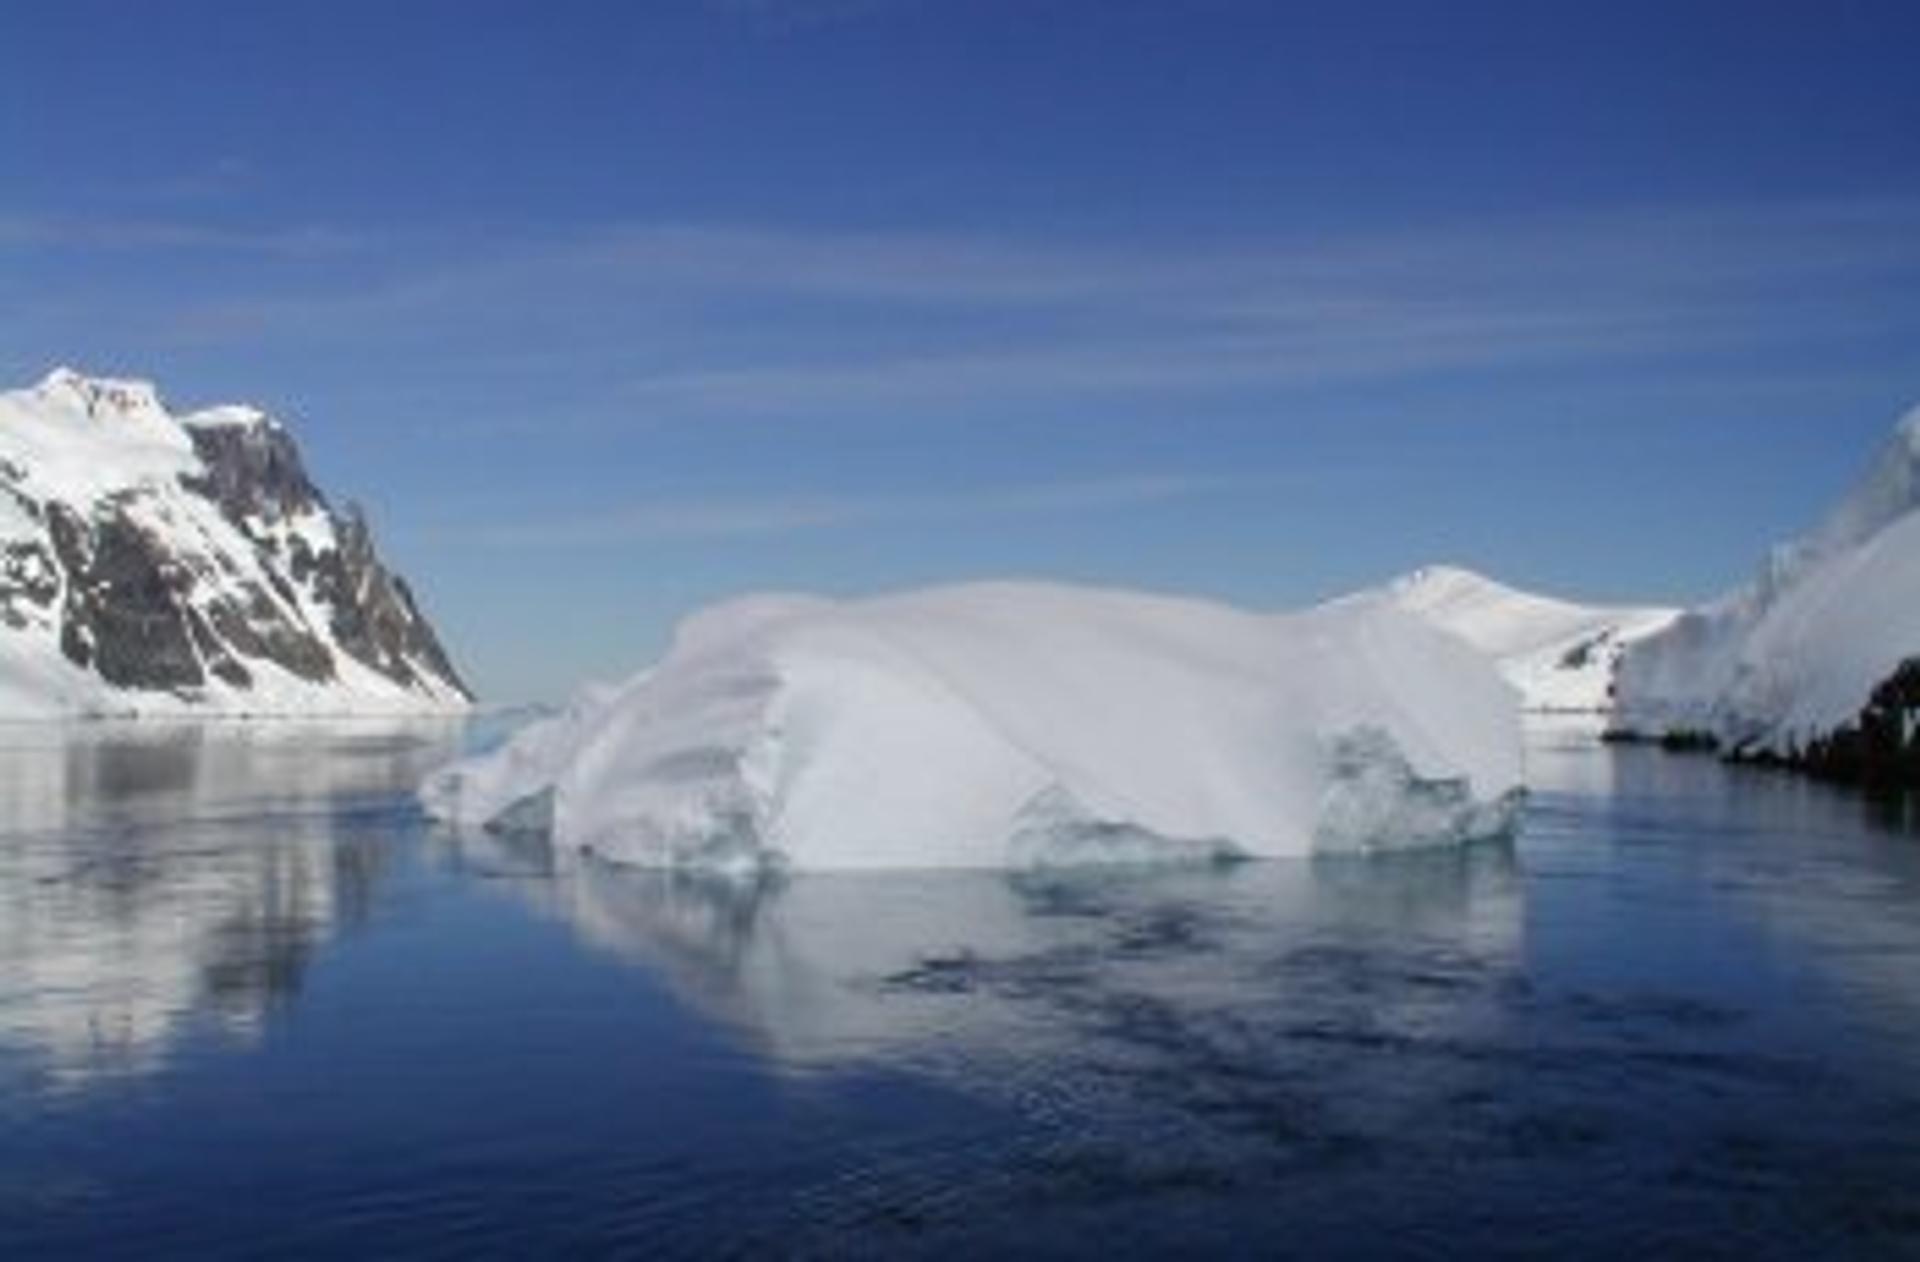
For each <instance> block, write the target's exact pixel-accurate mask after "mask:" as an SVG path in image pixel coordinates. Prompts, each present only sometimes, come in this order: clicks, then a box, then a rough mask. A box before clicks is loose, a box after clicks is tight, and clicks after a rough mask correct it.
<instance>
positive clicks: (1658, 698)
mask: <svg viewBox="0 0 1920 1262" xmlns="http://www.w3.org/2000/svg"><path fill="white" fill-rule="evenodd" d="M1916 509H1920V409H1915V410H1914V411H1912V412H1910V413H1908V414H1907V416H1906V418H1905V419H1904V420H1902V421H1901V422H1900V424H1899V425H1898V426H1897V427H1896V428H1895V430H1894V434H1893V437H1892V438H1891V439H1890V440H1889V441H1888V443H1887V445H1886V446H1885V448H1884V449H1883V450H1882V451H1881V453H1880V455H1879V457H1878V459H1876V460H1875V461H1874V463H1873V464H1872V466H1871V467H1870V468H1869V469H1868V470H1867V472H1866V474H1865V475H1864V476H1863V477H1862V478H1861V479H1860V481H1859V482H1858V483H1857V484H1856V485H1855V486H1854V488H1853V489H1852V491H1851V492H1850V493H1849V494H1848V495H1847V496H1846V497H1845V498H1844V499H1843V500H1842V501H1841V502H1840V504H1839V506H1838V507H1837V508H1835V509H1834V510H1833V512H1832V513H1830V514H1829V515H1828V517H1827V519H1826V520H1825V521H1824V522H1823V523H1821V525H1820V526H1819V527H1817V528H1816V529H1815V530H1813V531H1812V532H1811V533H1809V534H1807V535H1806V536H1804V537H1802V538H1801V539H1799V540H1796V541H1794V542H1792V543H1789V544H1785V545H1783V546H1781V547H1778V548H1775V549H1774V551H1773V553H1772V555H1771V556H1769V557H1768V558H1767V560H1766V562H1765V564H1764V565H1763V566H1762V567H1761V570H1760V573H1759V575H1758V577H1756V578H1755V580H1754V581H1753V582H1752V583H1750V584H1748V585H1747V586H1746V587H1743V588H1740V589H1738V590H1737V591H1734V592H1731V593H1729V594H1728V595H1726V596H1723V597H1721V598H1720V599H1719V600H1716V601H1714V602H1713V603H1711V604H1709V605H1706V606H1704V607H1702V608H1700V609H1696V610H1694V611H1692V612H1690V613H1688V614H1686V615H1685V616H1683V617H1682V618H1680V619H1679V620H1678V621H1677V622H1675V623H1674V625H1673V626H1672V627H1671V628H1669V629H1668V630H1667V631H1665V632H1663V633H1662V634H1660V635H1657V636H1653V637H1650V638H1649V639H1647V640H1646V641H1645V642H1643V643H1641V644H1639V645H1637V646H1635V647H1634V649H1633V650H1632V651H1630V652H1629V653H1628V654H1627V655H1626V657H1625V658H1624V660H1623V661H1622V662H1621V669H1620V677H1619V706H1618V709H1617V710H1616V712H1615V720H1614V726H1615V728H1616V730H1617V731H1618V732H1619V733H1620V734H1623V735H1636V736H1646V737H1660V738H1675V737H1687V738H1698V739H1701V740H1703V741H1707V742H1711V743H1713V744H1716V745H1718V746H1719V747H1720V748H1722V749H1723V750H1725V751H1726V752H1728V753H1730V754H1733V755H1735V756H1744V757H1756V758H1779V759H1784V760H1786V761H1790V762H1799V763H1804V764H1806V765H1807V766H1809V767H1810V768H1812V769H1814V770H1818V771H1824V772H1830V773H1833V774H1836V775H1842V776H1848V777H1858V776H1866V777H1869V778H1871V777H1876V776H1881V775H1886V774H1889V773H1891V774H1894V775H1896V776H1898V777H1900V778H1906V779H1913V778H1915V772H1916V771H1920V751H1916V748H1915V742H1914V739H1913V738H1914V736H1915V735H1916V729H1917V727H1920V512H1916V511H1915V510H1916ZM1901 767H1904V770H1901V769H1900V768H1901Z"/></svg>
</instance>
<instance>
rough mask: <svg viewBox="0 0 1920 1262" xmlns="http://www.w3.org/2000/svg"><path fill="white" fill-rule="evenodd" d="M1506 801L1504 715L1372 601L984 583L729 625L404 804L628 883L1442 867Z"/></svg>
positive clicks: (706, 632)
mask: <svg viewBox="0 0 1920 1262" xmlns="http://www.w3.org/2000/svg"><path fill="white" fill-rule="evenodd" d="M1520 784H1521V766H1520V738H1519V730H1518V718H1517V699H1516V697H1515V695H1514V693H1513V691H1512V689H1511V688H1510V687H1508V686H1507V685H1506V684H1505V683H1504V682H1503V681H1502V680H1500V678H1499V677H1498V676H1497V675H1496V674H1495V672H1494V671H1493V670H1492V668H1491V667H1490V666H1489V665H1488V664H1487V663H1486V661H1485V660H1484V659H1483V658H1482V657H1481V656H1480V655H1479V654H1477V653H1476V652H1474V651H1473V650H1472V649H1470V648H1468V647H1467V646H1466V645H1464V644H1463V643H1461V642H1460V641H1458V640H1457V639H1455V638H1453V637H1452V636H1449V635H1446V634H1443V633H1440V632H1438V631H1435V630H1434V629H1432V628H1431V627H1429V626H1427V625H1425V624H1424V623H1422V622H1420V621H1419V620H1418V619H1416V618H1414V617H1412V616H1410V615H1408V614H1405V613H1403V612H1402V611H1400V610H1398V609H1396V608H1394V607H1392V605H1391V604H1390V603H1389V602H1386V601H1383V600H1363V601H1349V602H1342V603H1341V604H1340V605H1339V606H1334V607H1327V608H1324V609H1321V610H1317V611H1313V612H1309V613H1306V614H1300V615H1294V616H1290V617H1266V616H1257V615H1253V614H1248V613H1243V612H1240V611H1238V610H1234V609H1230V608H1227V607H1225V606H1220V605H1213V604H1207V603H1203V602H1199V601H1191V600H1180V599H1173V598H1167V597H1158V596H1150V595H1143V594H1136V593H1127V592H1118V591H1102V590H1091V589H1081V588H1071V587H1064V586H1054V585H1045V584H1022V583H999V584H976V585H968V586H958V587H947V588H937V589H931V590H927V591H919V592H910V593H905V594H900V595H894V596H885V597H879V598H875V599H870V600H862V601H849V602H830V601H824V600H812V599H798V598H796V599H783V598H758V599H749V600H745V601H738V602H734V603H731V604H726V605H722V606H719V607H717V608H715V609H712V610H710V611H708V612H706V613H703V614H700V615H698V616H696V617H695V618H693V619H692V620H690V621H689V622H688V623H687V624H685V625H684V626H683V627H682V628H681V630H680V633H679V635H678V636H677V638H676V641H675V643H674V645H673V647H672V649H671V651H670V652H669V653H668V655H667V657H666V658H665V660H664V661H662V662H661V663H660V664H659V666H658V667H657V668H655V669H654V670H652V671H651V672H649V673H648V674H646V675H643V676H641V677H638V678H636V679H635V680H633V681H631V682H630V683H628V684H626V685H623V686H621V687H619V688H616V689H611V690H601V691H598V692H596V693H594V694H593V695H590V696H587V697H583V698H582V699H581V700H580V701H578V702H576V703H575V705H574V706H573V707H572V708H571V709H570V710H569V711H568V712H567V713H566V714H563V715H560V716H556V717H555V718H552V719H549V720H546V721H543V722H542V723H539V724H536V725H535V726H533V727H532V728H530V729H528V730H527V731H526V732H524V733H522V734H521V735H520V736H519V737H518V738H517V739H515V740H513V741H511V742H509V743H508V744H507V745H505V746H504V747H502V748H500V749H498V750H495V751H494V752H492V753H490V754H488V755H485V756H482V757H480V758H477V759H473V760H469V761H466V762H463V763H460V764H456V765H455V766H453V767H450V768H448V769H447V770H445V771H444V772H442V773H440V774H439V775H437V776H436V777H434V778H433V779H432V780H431V781H430V782H429V784H428V785H427V786H426V788H425V790H424V794H423V796H424V798H425V801H426V802H427V804H428V807H429V809H431V810H432V811H434V812H435V813H436V814H438V815H440V816H442V817H444V818H447V819H450V820H453V821H455V822H458V823H463V824H469V825H493V826H496V827H527V828H535V829H540V830H545V831H550V833H551V835H552V837H553V839H554V840H555V842H556V843H558V844H560V845H562V846H564V847H569V848H577V849H588V850H592V851H594V852H596V853H598V854H600V855H602V856H603V857H606V858H610V859H613V860H616V861H619V862H625V863H631V864H637V865H644V866H658V867H677V866H692V867H721V868H742V867H746V868H757V867H761V866H765V865H767V864H773V865H776V866H787V867H793V868H799V869H853V868H998V867H1009V866H1012V867H1034V866H1049V865H1053V864H1078V863H1089V862H1092V863H1100V862H1133V861H1141V860H1148V861H1153V860H1166V859H1175V860H1177V859H1192V858H1197V857H1205V856H1216V855H1228V854H1247V855H1297V854H1305V853H1308V852H1311V851H1314V850H1324V849H1371V848H1379V847H1399V846H1412V845H1422V844H1439V843H1448V842H1458V841H1461V840H1464V839H1468V838H1472V837H1479V836H1485V835H1493V834H1496V833H1499V832H1502V831H1504V830H1505V829H1506V828H1508V827H1509V826H1510V824H1511V822H1512V820H1511V816H1512V811H1513V808H1514V803H1515V801H1516V798H1517V791H1518V789H1519V787H1520Z"/></svg>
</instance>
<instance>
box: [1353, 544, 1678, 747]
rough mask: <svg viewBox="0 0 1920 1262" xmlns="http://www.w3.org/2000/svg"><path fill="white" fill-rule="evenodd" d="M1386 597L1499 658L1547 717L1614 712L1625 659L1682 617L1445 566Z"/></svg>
mask: <svg viewBox="0 0 1920 1262" xmlns="http://www.w3.org/2000/svg"><path fill="white" fill-rule="evenodd" d="M1384 590H1385V594H1386V596H1387V597H1388V598H1389V599H1390V600H1392V601H1393V602H1394V603H1395V604H1397V605H1399V606H1400V607H1401V608H1402V609H1405V610H1406V611H1408V612H1409V613H1412V614H1416V615H1418V616H1419V617H1421V618H1424V619H1426V620H1427V621H1428V622H1431V623H1433V624H1434V625H1435V626H1437V627H1439V628H1441V629H1442V630H1445V631H1450V632H1452V633H1453V634H1455V635H1457V636H1459V637H1460V638H1461V639H1463V640H1465V641H1466V642H1467V643H1469V644H1471V645H1473V646H1474V647H1475V648H1477V649H1479V650H1480V651H1481V652H1483V653H1485V654H1486V655H1487V656H1489V657H1491V658H1492V659H1493V660H1494V663H1495V664H1496V665H1497V666H1498V667H1499V668H1500V673H1501V674H1503V675H1505V676H1506V677H1507V680H1508V681H1509V682H1511V683H1512V684H1513V685H1514V687H1516V688H1518V689H1519V690H1520V694H1521V697H1522V699H1523V700H1522V704H1523V705H1524V706H1525V708H1526V709H1527V710H1528V711H1530V712H1533V713H1540V714H1584V715H1604V714H1605V713H1607V712H1608V711H1609V710H1611V709H1612V708H1613V674H1614V667H1615V664H1616V663H1617V662H1618V661H1619V660H1620V655H1621V653H1622V652H1623V651H1624V650H1625V649H1626V648H1627V647H1628V646H1630V645H1632V644H1635V643H1637V642H1638V641H1640V640H1642V639H1645V638H1646V637H1647V636H1649V635H1652V634H1654V633H1655V632H1658V631H1660V630H1662V629H1663V628H1665V627H1666V626H1668V625H1669V624H1670V623H1672V621H1673V620H1674V618H1675V617H1676V616H1678V613H1679V611H1678V610H1675V609H1662V608H1654V607H1639V608H1636V607H1615V606H1594V605H1576V604H1572V603H1569V602H1567V601H1564V600H1555V599H1553V598H1551V597H1547V596H1538V595H1534V594H1533V593H1530V592H1523V591H1518V590H1515V589H1514V588H1511V587H1507V586H1504V585H1502V584H1500V583H1497V582H1495V581H1494V580H1493V579H1490V578H1487V577H1486V576H1484V575H1481V574H1476V573H1474V572H1473V571H1471V570H1463V569H1456V568H1453V567H1450V566H1442V565H1435V566H1428V567H1427V568H1425V569H1421V570H1416V571H1414V572H1413V573H1411V574H1408V575H1406V576H1405V577H1403V578H1399V579H1396V580H1394V581H1393V582H1392V583H1390V584H1388V585H1387V587H1386V588H1385V589H1384Z"/></svg>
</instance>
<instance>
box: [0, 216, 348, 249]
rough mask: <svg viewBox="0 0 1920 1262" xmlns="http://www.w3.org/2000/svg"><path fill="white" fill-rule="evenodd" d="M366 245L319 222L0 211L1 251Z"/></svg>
mask: <svg viewBox="0 0 1920 1262" xmlns="http://www.w3.org/2000/svg"><path fill="white" fill-rule="evenodd" d="M369 244H370V239H369V238H368V237H367V236H366V235H365V234H363V233H356V232H348V231H344V230H341V229H338V228H330V227H326V226H322V225H296V226H292V227H286V228H265V229H246V228H231V227H222V226H218V225H212V224H206V223H200V222H195V221H193V220H188V219H169V218H79V217H72V218H69V217H63V216H50V215H0V249H16V250H17V249H23V248H24V249H36V250H67V251H77V250H85V251H102V252H110V253H125V254H152V253H156V252H168V253H174V252H180V253H187V252H190V253H198V254H225V255H275V256H282V257H291V258H325V257H337V256H339V255H341V254H343V253H347V252H352V251H360V250H364V249H366V248H367V247H368V245H369Z"/></svg>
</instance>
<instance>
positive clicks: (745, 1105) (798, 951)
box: [0, 726, 1920, 1259]
mask: <svg viewBox="0 0 1920 1262" xmlns="http://www.w3.org/2000/svg"><path fill="white" fill-rule="evenodd" d="M462 739H464V738H463V735H462V733H461V732H460V731H459V730H458V729H457V728H452V727H372V726H346V727H326V726H309V727H291V728H277V727H256V728H247V727H232V726H230V727H218V726H214V727H179V728H162V729H153V728H131V729H130V728H93V729H74V730H65V731H62V730H58V729H45V728H17V729H0V1257H5V1258H8V1259H16V1258H35V1257H86V1258H96V1257H110V1256H125V1257H141V1258H150V1257H164V1256H177V1257H192V1258H214V1257H227V1256H243V1257H260V1256H273V1257H303V1256H329V1257H332V1256H341V1255H348V1254H351V1255H354V1256H363V1255H365V1256H424V1257H433V1256H441V1257H460V1258H469V1257H475V1256H528V1255H554V1254H566V1255H569V1256H573V1255H584V1256H596V1255H598V1256H607V1255H612V1256H633V1257H649V1258H650V1257H671V1256H698V1257H712V1256H721V1257H728V1256H741V1257H762V1256H819V1255H824V1256H834V1257H844V1256H887V1257H897V1256H954V1255H963V1256H1002V1255H1014V1256H1111V1255H1121V1256H1159V1255H1166V1254H1175V1253H1179V1254H1194V1253H1200V1254H1210V1255H1224V1256H1236V1255H1238V1256H1275V1255H1285V1256H1308V1257H1311V1256H1328V1257H1344V1256H1354V1257H1412V1258H1418V1257H1456V1256H1475V1257H1498V1256H1555V1257H1617V1256H1621V1255H1623V1254H1643V1255H1646V1256H1682V1255H1684V1256H1690V1257H1713V1256H1724V1257H1730V1258H1731V1257H1739V1258H1753V1257H1780V1258H1804V1257H1809V1256H1821V1257H1834V1256H1848V1255H1857V1256H1863V1257H1889V1256H1902V1255H1911V1256H1920V836H1917V835H1916V832H1920V823H1917V822H1916V818H1915V813H1914V812H1912V811H1910V810H1909V809H1908V808H1907V807H1906V806H1905V805H1904V804H1901V803H1887V802H1879V803H1876V802H1870V801H1868V800H1866V799H1863V798H1860V797H1856V796H1852V795H1849V794H1847V793H1843V792H1839V791H1835V790H1831V789H1828V788H1824V787H1821V786H1817V785H1812V784H1808V783H1805V782H1802V781H1799V780H1795V779H1791V778H1788V777H1783V776H1776V775H1769V774H1767V773H1761V772H1751V771H1747V772H1742V771H1736V770H1730V769H1727V768H1723V767H1721V766H1719V765H1718V764H1716V763H1714V762H1712V761H1710V760H1706V759H1701V758H1688V757H1676V756H1672V755H1665V754H1661V753H1659V752H1658V751H1652V750H1636V749H1627V750H1609V749H1603V748H1600V747H1597V746H1594V745H1591V744H1588V743H1585V742H1583V741H1581V740H1578V739H1573V738H1556V737H1552V736H1544V735H1543V736H1542V737H1540V738H1539V739H1538V740H1537V741H1536V743H1535V745H1534V747H1533V748H1532V749H1531V750H1530V763H1531V770H1532V776H1533V779H1534V781H1535V783H1536V785H1537V786H1538V788H1537V792H1536V794H1535V797H1534V799H1533V802H1532V804H1531V807H1530V809H1529V813H1528V816H1527V820H1526V823H1525V826H1524V828H1523V829H1522V831H1521V832H1520V834H1519V835H1518V836H1517V837H1516V838H1515V839H1514V840H1513V841H1512V843H1511V844H1506V845H1495V846H1482V847H1477V848H1474V849H1472V850H1468V851H1464V852H1448V853H1434V854H1418V855H1409V856H1403V857H1396V858H1385V859H1376V860H1342V861H1338V862H1326V861H1306V860H1302V861H1298V862H1274V863H1251V864H1240V865H1234V866H1227V867H1218V868H1203V869H1195V870H1187V871H1173V872H1158V873H1131V874H1127V873H1105V874H1088V875H1083V876H1073V877H1061V876H1052V877H1046V878H1019V877H1014V878H1009V877H1005V876H992V875H977V874H973V875H959V874H940V873H924V874H899V875H886V876H861V877H824V876H822V877H797V878H793V879H789V880H786V881H783V882H779V883H775V884H768V885H764V886H760V887H753V888H749V887H742V886H739V885H728V884H715V883H711V882H703V881H700V880H697V879H691V878H686V877H681V878H672V877H665V876H661V875H657V874H646V873H639V872H632V871H622V870H618V869H609V868H606V867H603V866H599V865H596V864H593V863H591V862H584V861H579V860H570V859H567V858H566V857H564V856H555V855H553V854H551V853H547V852H545V851H543V850H542V848H540V847H538V846H535V845H528V844H524V843H522V844H507V843H503V842H501V841H498V840H496V839H492V838H489V837H487V836H485V835H480V836H457V835H453V834H451V833H448V832H445V831H443V830H438V829H436V828H434V827H433V826H431V825H429V824H428V822H427V821H425V820H424V819H423V818H422V817H421V816H420V814H419V812H418V811H417V809H416V808H415V807H414V805H413V803H412V799H411V796H410V788H411V786H412V785H413V784H414V783H416V782H417V780H418V779H419V777H420V776H421V775H422V774H424V772H425V771H427V770H428V769H430V768H431V767H433V766H434V765H436V764H437V763H438V762H439V761H441V760H442V759H444V758H446V757H448V756H449V755H450V754H451V753H452V752H453V751H454V750H455V749H456V748H457V747H458V745H459V743H460V742H461V741H462Z"/></svg>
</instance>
